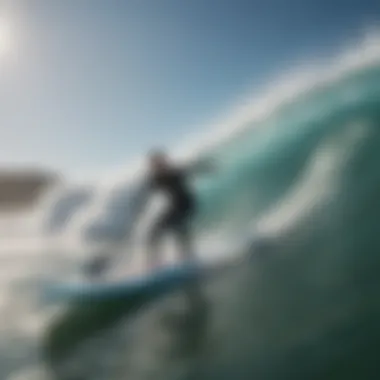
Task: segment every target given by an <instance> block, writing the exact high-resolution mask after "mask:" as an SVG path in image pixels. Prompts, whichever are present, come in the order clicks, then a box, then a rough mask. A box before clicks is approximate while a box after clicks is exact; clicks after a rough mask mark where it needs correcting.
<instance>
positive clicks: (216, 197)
mask: <svg viewBox="0 0 380 380" xmlns="http://www.w3.org/2000/svg"><path fill="white" fill-rule="evenodd" d="M379 99H380V68H379V67H374V68H371V69H367V70H364V71H362V72H357V73H355V74H354V75H350V76H347V77H344V78H342V79H341V80H340V81H338V82H336V83H329V84H328V85H325V86H321V87H320V88H316V89H314V90H313V91H310V92H309V93H306V94H304V95H302V96H300V97H299V98H298V99H296V100H294V101H292V102H290V103H289V104H284V105H283V106H282V107H281V108H279V109H277V110H276V112H274V113H273V114H272V115H271V117H269V118H267V119H265V120H264V121H263V122H261V123H258V125H251V126H249V127H248V128H247V129H246V130H245V131H244V132H242V133H241V134H240V135H237V136H236V137H234V138H233V139H231V141H228V142H227V143H225V144H224V145H223V146H221V147H219V148H216V149H215V150H214V151H211V152H208V156H209V157H210V158H211V159H213V160H214V161H215V162H216V163H217V164H218V165H219V172H218V173H217V174H216V175H215V176H214V177H211V178H208V179H205V180H202V181H201V182H199V183H197V185H196V186H197V189H198V194H199V199H200V203H201V210H200V213H199V218H198V220H197V222H196V223H195V224H196V227H198V228H199V230H201V229H204V228H206V227H207V226H214V227H215V226H217V225H219V224H221V223H227V222H228V220H229V219H231V218H233V220H234V222H233V223H236V224H237V225H236V229H239V228H240V226H241V225H244V224H246V223H247V222H250V221H254V220H257V219H259V218H260V217H262V216H263V215H264V214H265V213H266V212H267V211H268V209H269V208H271V207H273V206H274V205H275V203H276V202H279V201H280V199H281V198H282V197H283V196H284V194H285V193H287V192H288V191H291V189H292V187H294V186H295V185H296V184H297V183H298V182H299V181H302V176H303V175H304V174H303V171H304V170H306V168H307V166H308V165H309V164H310V161H311V160H313V155H314V154H315V152H316V151H317V150H318V149H321V148H322V147H323V144H326V143H328V140H329V139H334V136H338V135H339V134H340V133H344V131H345V129H347V128H352V125H353V124H354V123H356V124H358V125H359V128H360V125H361V124H363V125H364V124H365V125H367V126H368V125H370V126H374V125H377V123H378V112H377V110H378V108H379ZM337 139H338V140H339V137H337ZM339 145H340V143H339V141H336V146H337V148H338V147H339ZM347 149H348V148H347ZM340 175H344V173H340Z"/></svg>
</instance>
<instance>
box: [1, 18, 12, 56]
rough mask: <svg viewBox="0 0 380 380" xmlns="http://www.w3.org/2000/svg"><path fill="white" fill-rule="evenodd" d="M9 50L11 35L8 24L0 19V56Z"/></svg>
mask: <svg viewBox="0 0 380 380" xmlns="http://www.w3.org/2000/svg"><path fill="white" fill-rule="evenodd" d="M10 48H11V33H10V25H9V23H8V22H6V21H5V20H3V19H2V18H0V56H2V55H4V54H6V53H7V52H8V51H9V50H10Z"/></svg>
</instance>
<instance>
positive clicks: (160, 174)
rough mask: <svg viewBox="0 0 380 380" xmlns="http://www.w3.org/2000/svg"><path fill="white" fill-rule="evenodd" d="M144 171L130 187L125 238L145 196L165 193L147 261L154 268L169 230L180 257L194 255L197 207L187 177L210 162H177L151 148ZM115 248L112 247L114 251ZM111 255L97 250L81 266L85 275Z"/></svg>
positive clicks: (94, 272) (93, 273)
mask: <svg viewBox="0 0 380 380" xmlns="http://www.w3.org/2000/svg"><path fill="white" fill-rule="evenodd" d="M148 169H149V170H148V175H147V176H146V177H144V178H142V181H139V183H138V184H137V185H136V187H135V188H134V190H133V191H132V196H131V208H130V210H129V212H130V218H129V220H130V223H128V224H127V225H126V227H125V239H124V238H123V239H122V242H123V241H128V240H129V238H130V237H131V235H132V232H133V226H134V225H135V224H136V223H135V222H136V221H137V220H138V219H139V216H140V214H142V212H143V210H144V209H145V205H146V204H147V201H148V199H149V196H150V195H151V194H153V193H155V192H156V191H160V192H164V193H166V194H167V195H168V200H169V206H168V208H167V209H166V210H165V211H164V212H162V213H161V215H160V216H159V217H158V218H157V219H156V220H155V221H154V222H153V225H152V227H151V228H150V231H149V233H148V239H147V248H148V261H149V262H148V264H149V267H151V268H154V267H155V266H156V265H157V264H158V263H157V261H158V259H159V256H160V252H159V251H160V250H159V245H160V243H161V239H162V238H163V237H164V236H165V235H166V234H167V233H170V232H171V233H173V234H174V236H175V238H176V240H177V242H178V245H179V251H180V252H179V254H180V258H181V259H182V260H192V259H194V252H193V250H192V238H191V233H190V222H191V220H192V217H193V216H194V214H195V211H196V209H197V202H196V199H195V195H194V194H193V192H192V191H191V189H190V186H189V184H188V180H189V179H190V178H191V177H193V175H194V174H200V173H205V172H211V171H213V169H214V168H213V165H211V164H210V163H209V162H206V161H197V162H195V163H192V164H189V165H185V166H179V165H175V164H173V163H172V162H171V160H170V159H169V157H168V156H167V155H166V154H165V152H163V151H161V150H155V151H152V152H151V153H150V154H149V155H148ZM118 251H119V250H116V253H118ZM110 259H111V257H110V256H109V255H107V254H98V255H96V257H95V259H94V260H92V261H91V263H90V264H89V265H88V266H87V267H86V268H85V271H86V273H87V275H88V276H89V277H91V278H98V277H99V276H100V275H101V274H102V273H103V272H104V271H105V269H106V268H107V267H108V266H109V264H110Z"/></svg>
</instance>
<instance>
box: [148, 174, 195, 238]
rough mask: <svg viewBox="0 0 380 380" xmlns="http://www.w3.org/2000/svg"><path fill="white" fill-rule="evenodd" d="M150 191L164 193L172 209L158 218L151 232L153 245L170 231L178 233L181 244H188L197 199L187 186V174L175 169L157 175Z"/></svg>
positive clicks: (152, 181)
mask: <svg viewBox="0 0 380 380" xmlns="http://www.w3.org/2000/svg"><path fill="white" fill-rule="evenodd" d="M150 190H153V191H154V190H159V191H163V192H164V193H166V194H167V195H168V196H169V201H170V207H169V208H168V210H166V211H165V212H164V213H163V215H161V216H160V217H159V218H158V220H157V221H156V223H155V224H154V226H153V228H152V230H151V234H150V242H151V244H155V242H156V240H157V239H158V238H159V237H161V235H162V234H163V233H164V232H166V231H168V230H170V231H171V232H174V233H176V235H177V237H178V238H179V239H180V243H188V238H189V237H188V222H189V218H190V217H191V216H192V214H193V213H194V211H195V198H194V196H193V194H192V192H191V190H190V188H189V187H188V185H187V173H186V172H185V171H184V170H181V169H176V168H174V169H168V170H167V171H166V172H164V173H159V174H155V175H153V176H152V178H151V180H150Z"/></svg>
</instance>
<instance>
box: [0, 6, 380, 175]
mask: <svg viewBox="0 0 380 380" xmlns="http://www.w3.org/2000/svg"><path fill="white" fill-rule="evenodd" d="M379 15H380V2H379V1H375V0H373V1H369V0H361V1H360V0H355V1H353V0H329V1H317V0H314V1H310V0H286V1H285V0H265V1H261V2H259V1H255V0H251V1H248V0H247V1H243V0H228V1H227V0H124V1H123V0H24V1H21V0H12V1H8V3H5V5H4V6H3V8H0V41H1V25H2V24H4V23H6V24H7V25H8V24H9V44H8V45H9V48H8V49H7V51H5V52H4V51H3V52H2V53H1V50H0V125H1V134H2V138H1V139H0V163H2V164H3V165H6V164H9V163H11V164H17V165H24V164H32V163H41V164H43V165H46V166H52V167H55V168H58V169H60V170H64V171H66V170H68V171H70V170H71V171H83V172H86V171H96V170H98V169H99V170H105V169H106V168H107V167H115V166H120V165H122V164H124V163H127V162H128V159H129V158H130V157H134V156H136V155H138V154H141V153H143V152H144V151H145V150H147V149H149V148H150V147H151V146H152V145H162V144H169V145H173V144H177V143H183V142H184V141H185V140H186V136H187V135H188V134H189V133H196V132H198V131H201V129H202V125H205V124H207V121H209V120H212V119H214V118H216V117H217V116H218V115H219V114H222V113H224V112H225V111H226V110H228V109H229V108H232V107H233V106H234V104H236V103H237V102H238V100H239V99H240V98H241V97H242V96H243V95H244V94H245V93H248V92H251V91H252V90H253V89H254V88H255V86H259V85H262V84H263V83H265V82H266V81H269V80H270V78H271V77H272V76H273V75H274V74H275V73H276V72H278V71H280V70H281V69H282V68H284V67H289V66H290V65H291V62H293V61H297V60H300V59H302V58H303V57H312V56H316V57H318V56H319V55H321V54H327V55H328V54H335V53H336V48H337V47H340V46H341V45H342V44H344V43H345V42H346V41H347V40H349V39H350V38H354V37H355V36H357V35H359V34H360V31H363V30H364V28H365V27H366V26H368V25H376V23H377V20H378V18H379Z"/></svg>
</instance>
